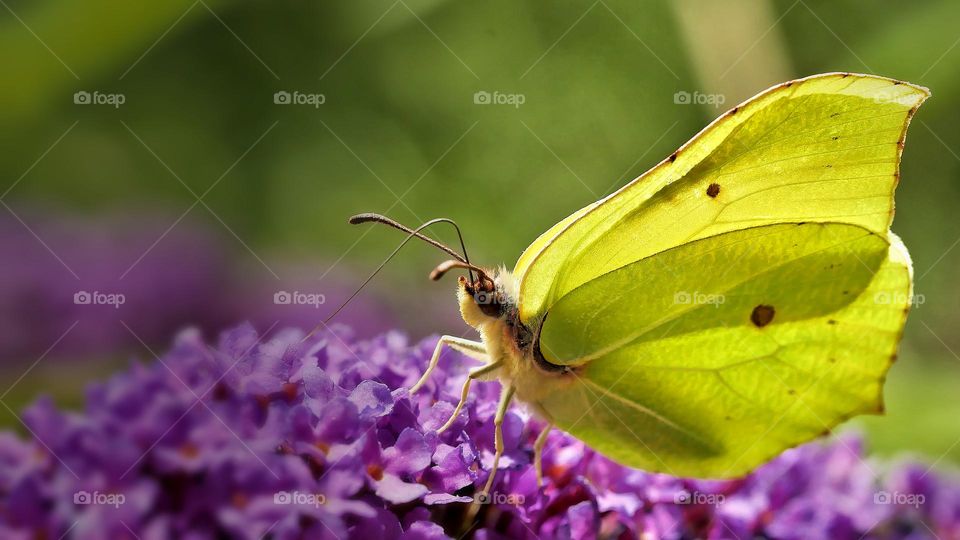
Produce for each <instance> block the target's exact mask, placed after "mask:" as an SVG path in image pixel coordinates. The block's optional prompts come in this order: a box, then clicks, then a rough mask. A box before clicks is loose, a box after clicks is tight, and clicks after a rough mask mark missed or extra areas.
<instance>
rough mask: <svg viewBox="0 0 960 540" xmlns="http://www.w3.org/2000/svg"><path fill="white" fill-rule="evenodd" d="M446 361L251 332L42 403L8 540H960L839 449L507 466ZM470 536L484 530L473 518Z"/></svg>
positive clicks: (915, 485)
mask: <svg viewBox="0 0 960 540" xmlns="http://www.w3.org/2000/svg"><path fill="white" fill-rule="evenodd" d="M435 343H436V340H435V339H428V340H425V341H423V342H421V343H419V344H414V345H411V344H409V343H408V342H407V340H406V339H405V338H404V336H403V335H401V334H399V333H388V334H385V335H382V336H379V337H377V338H374V339H371V340H367V341H357V340H355V339H353V338H352V337H351V333H350V332H349V331H348V330H347V329H346V328H344V327H340V326H338V327H335V328H333V329H332V330H330V331H327V332H324V333H321V334H318V335H316V336H313V337H311V338H310V339H307V340H303V333H302V332H301V331H298V330H282V331H278V332H275V333H274V334H272V335H271V336H269V337H268V338H264V337H263V336H260V335H258V334H257V333H256V332H255V331H254V329H253V327H252V326H250V325H243V326H239V327H237V328H234V329H232V330H230V331H228V332H225V333H224V334H223V335H222V336H221V338H220V340H219V342H218V344H217V345H216V346H215V347H210V346H209V345H207V344H206V343H205V342H204V340H203V339H202V338H201V337H200V334H199V332H196V331H185V332H183V333H181V334H180V335H179V336H178V337H177V339H176V340H175V342H174V343H173V345H172V347H171V348H170V351H169V352H168V353H167V354H165V355H164V356H163V357H162V358H161V361H158V362H152V363H149V364H140V363H134V364H132V365H131V366H130V367H129V368H128V369H127V370H125V371H122V372H120V373H117V374H116V375H114V376H113V377H112V378H110V379H109V380H107V381H105V382H103V383H100V384H95V385H93V386H91V387H90V389H89V391H88V394H87V405H86V408H85V410H84V411H82V412H76V413H71V412H65V411H61V410H59V409H57V408H56V407H55V406H54V405H53V404H52V402H51V401H50V400H47V399H40V400H38V401H37V402H36V403H35V404H34V405H33V406H31V407H30V408H29V409H27V410H26V411H24V413H23V415H22V418H23V419H24V421H25V423H26V424H27V426H28V427H29V431H30V438H28V439H22V438H19V437H17V436H14V435H12V434H9V433H0V535H2V537H3V538H34V537H38V536H43V537H52V538H59V537H62V536H65V537H70V538H79V539H86V538H104V537H110V538H113V537H117V538H124V537H130V538H134V537H139V538H144V539H148V538H157V539H160V538H170V537H178V538H179V537H183V538H197V539H200V538H216V537H237V538H261V537H263V536H264V535H267V536H269V537H271V538H277V539H287V538H290V539H293V538H341V539H346V538H377V539H384V540H391V539H404V540H412V539H424V540H434V539H440V538H448V537H454V538H456V537H459V536H461V535H463V534H465V533H466V534H469V535H473V536H474V537H477V538H486V539H505V538H571V539H573V538H576V539H581V538H584V539H586V538H604V539H606V538H636V537H642V538H678V539H679V538H710V539H726V538H743V539H747V538H755V537H766V538H785V539H791V538H798V539H799V538H839V539H844V538H851V539H859V538H871V539H879V538H895V539H900V538H902V539H907V538H910V539H914V538H936V537H939V538H958V537H960V484H958V483H957V482H956V481H955V480H954V479H953V478H952V477H950V476H947V475H946V474H945V473H942V472H940V473H938V472H933V471H929V470H928V469H927V468H926V467H924V466H923V465H921V464H919V463H901V464H884V463H878V462H876V461H873V460H871V461H869V462H867V461H865V459H864V450H863V448H862V444H861V441H860V440H859V439H858V438H857V437H855V436H851V435H844V436H840V437H838V438H835V439H833V440H832V441H830V442H827V443H814V444H810V445H807V446H803V447H799V448H795V449H792V450H788V451H786V452H784V453H783V454H782V455H781V456H779V457H778V458H776V459H775V460H773V461H772V462H770V463H769V464H767V465H765V466H763V467H761V468H760V469H758V470H757V471H755V472H754V473H752V474H750V475H748V476H746V477H744V478H741V479H737V480H730V481H698V480H691V479H683V478H674V477H670V476H667V475H662V474H648V473H644V472H642V471H637V470H634V469H629V468H626V467H623V466H621V465H618V464H616V463H613V462H611V461H610V460H608V459H606V458H604V457H603V456H601V455H599V454H597V453H596V452H594V451H592V450H591V449H590V448H588V447H586V446H584V445H583V444H582V443H580V442H578V441H576V440H575V439H573V438H571V437H569V436H567V435H565V434H563V433H560V432H553V433H551V434H550V436H549V437H548V440H547V451H546V452H545V454H544V463H543V468H544V473H545V485H544V486H543V488H538V487H537V485H536V477H535V474H534V471H533V469H532V453H533V452H532V445H533V441H534V440H535V439H536V437H537V435H538V434H539V432H540V430H541V429H542V428H543V424H542V423H541V422H539V421H537V420H535V419H531V418H530V417H529V415H528V414H527V413H525V412H524V411H523V409H521V408H515V409H512V410H511V411H510V412H509V413H508V415H507V419H506V422H505V425H504V439H505V445H506V453H505V454H504V457H503V459H502V460H501V467H502V469H501V471H500V473H499V474H498V476H497V481H496V482H495V483H494V488H493V490H492V492H491V493H490V494H489V496H488V497H486V498H484V499H483V500H479V501H478V503H482V504H477V505H476V506H474V501H475V499H478V498H476V495H477V494H478V491H477V490H478V488H477V486H479V485H482V483H483V482H484V481H485V480H486V478H487V476H488V474H489V467H490V464H491V462H492V456H493V430H492V417H493V414H494V411H495V408H496V400H497V392H498V386H499V385H498V383H495V382H493V383H478V384H476V385H475V386H474V388H475V392H474V393H473V394H472V395H471V397H470V400H469V401H468V403H467V405H466V407H465V408H464V411H463V412H462V413H461V415H460V417H459V418H458V419H457V421H456V422H455V423H454V425H453V427H452V428H451V429H449V430H447V431H445V432H444V433H442V434H439V435H438V434H437V433H436V429H437V428H438V427H439V426H440V425H442V423H443V422H444V421H446V419H447V418H448V417H449V415H450V414H451V412H452V411H453V407H454V403H455V401H456V400H457V399H458V398H459V390H460V384H461V383H462V381H463V376H464V374H465V372H466V370H467V369H468V368H469V367H470V366H471V365H472V363H473V361H471V360H468V359H466V358H464V357H462V356H460V355H457V354H447V355H445V356H444V357H443V360H442V362H441V365H440V367H439V369H437V370H436V371H435V373H434V375H433V377H432V378H431V380H430V382H429V383H428V384H427V385H426V386H425V387H424V390H423V391H421V392H419V393H417V394H416V395H413V396H411V395H410V394H409V392H408V390H407V389H408V387H409V386H410V385H412V384H413V383H414V382H415V381H416V380H417V378H418V377H419V375H420V373H421V370H422V369H423V368H424V367H425V365H426V363H427V361H428V359H429V356H430V353H431V352H432V349H433V347H434V345H435ZM474 515H475V520H474V521H470V517H471V516H474Z"/></svg>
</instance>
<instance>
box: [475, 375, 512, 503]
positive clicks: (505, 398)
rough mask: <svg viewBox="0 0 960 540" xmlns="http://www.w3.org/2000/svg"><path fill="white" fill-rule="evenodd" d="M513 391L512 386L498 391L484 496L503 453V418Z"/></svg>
mask: <svg viewBox="0 0 960 540" xmlns="http://www.w3.org/2000/svg"><path fill="white" fill-rule="evenodd" d="M513 392H514V388H513V387H512V386H507V387H505V388H504V389H503V390H502V391H501V392H500V405H498V406H497V415H496V416H495V417H494V419H493V426H494V447H495V452H494V454H493V466H492V467H491V468H490V476H488V477H487V483H486V485H484V486H483V492H482V495H484V496H489V495H490V488H491V487H493V479H494V478H496V476H497V468H498V467H499V466H500V456H502V455H503V419H504V417H505V416H506V415H507V408H509V407H510V401H511V400H512V399H513Z"/></svg>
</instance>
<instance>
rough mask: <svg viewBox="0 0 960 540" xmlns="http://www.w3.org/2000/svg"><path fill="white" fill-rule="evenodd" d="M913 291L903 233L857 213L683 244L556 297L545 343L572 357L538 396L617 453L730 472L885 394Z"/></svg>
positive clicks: (640, 462)
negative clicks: (560, 379) (873, 224)
mask: <svg viewBox="0 0 960 540" xmlns="http://www.w3.org/2000/svg"><path fill="white" fill-rule="evenodd" d="M910 293H911V291H910V263H909V259H907V257H906V252H905V250H903V248H902V246H901V244H900V242H899V240H898V239H897V238H896V237H893V236H891V237H887V236H886V235H885V234H878V233H875V232H872V231H869V230H867V229H865V228H863V227H861V226H857V225H848V224H819V223H808V224H780V225H766V226H760V227H754V228H749V229H744V230H741V231H734V232H730V233H725V234H721V235H717V236H713V237H710V238H707V239H704V240H700V241H697V242H693V243H688V244H685V245H683V246H680V247H677V248H674V249H672V250H669V251H667V252H664V253H661V254H658V255H656V256H654V257H649V258H646V259H643V260H641V261H639V262H636V263H634V264H631V265H628V266H626V267H624V268H622V269H620V270H617V271H615V272H611V273H608V274H606V275H604V276H602V277H601V278H597V279H595V280H592V281H590V282H589V283H587V284H585V285H583V286H581V287H579V288H577V289H576V290H574V291H573V292H571V293H569V294H568V295H566V296H565V297H564V298H562V299H561V300H560V301H559V302H557V303H556V304H555V305H554V306H553V307H552V308H551V310H550V312H549V314H548V316H547V318H546V320H545V322H544V325H543V330H542V335H541V350H542V352H543V354H544V356H545V357H546V358H547V360H548V361H551V362H554V363H558V364H566V365H569V366H574V368H573V373H572V374H570V377H571V384H570V385H569V386H567V387H566V388H564V389H562V390H559V391H556V392H553V393H552V394H551V395H549V396H547V397H546V398H545V399H544V400H543V401H542V402H541V403H539V406H540V407H542V409H543V410H544V411H545V412H546V413H547V414H548V415H549V416H550V417H551V418H552V419H553V421H554V422H555V423H556V424H557V426H558V427H559V428H561V429H563V430H565V431H567V432H569V433H571V434H573V435H574V436H576V437H578V438H579V439H581V440H583V441H584V442H586V443H587V444H589V445H590V446H592V447H593V448H595V449H597V450H598V451H600V452H601V453H604V454H605V455H607V456H609V457H611V458H613V459H615V460H617V461H620V462H622V463H624V464H627V465H630V466H633V467H638V468H642V469H644V470H648V471H660V472H667V473H671V474H676V475H681V476H697V477H730V476H736V475H739V474H742V473H744V472H747V471H749V470H750V469H752V468H753V467H755V466H756V465H758V464H760V463H762V462H763V461H765V460H766V459H769V458H770V457H772V456H773V455H776V454H777V453H778V452H780V451H782V450H783V449H784V448H788V447H790V446H794V445H796V444H799V443H801V442H803V441H806V440H809V439H811V438H813V437H816V436H817V435H819V434H821V433H823V432H825V431H828V430H829V429H831V428H832V427H833V426H835V425H836V424H838V423H839V422H841V421H843V420H845V419H847V418H849V417H851V416H853V415H855V414H862V413H871V412H877V411H879V410H881V409H882V394H881V390H882V384H883V378H884V376H885V373H886V371H887V369H888V368H889V366H890V365H891V363H892V361H893V357H894V355H895V351H896V347H897V342H898V341H899V338H900V332H901V329H902V326H903V322H904V320H905V318H906V311H907V308H908V307H909V297H910ZM638 302H642V307H640V308H639V309H638Z"/></svg>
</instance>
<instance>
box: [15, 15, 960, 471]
mask: <svg viewBox="0 0 960 540" xmlns="http://www.w3.org/2000/svg"><path fill="white" fill-rule="evenodd" d="M0 5H2V8H0V58H2V65H3V67H4V69H3V79H2V82H0V148H2V151H0V176H2V182H0V204H2V206H3V207H2V208H0V250H2V251H0V253H2V257H3V261H4V263H3V265H2V269H0V358H2V361H0V381H2V383H0V404H2V405H3V407H2V408H0V422H2V423H3V424H5V425H7V426H10V427H13V428H15V429H22V426H21V423H20V422H19V421H18V418H17V416H16V414H17V413H16V411H18V410H19V409H20V408H21V407H22V406H23V405H24V404H25V403H27V402H29V401H31V400H32V399H34V398H35V397H36V396H37V395H38V394H40V393H48V394H51V395H53V396H54V398H55V399H56V401H58V402H59V403H61V404H63V405H66V406H70V405H72V404H76V403H79V401H80V400H81V399H82V392H83V388H84V385H85V383H86V381H88V380H91V379H95V378H98V377H102V376H103V374H105V373H107V372H109V371H111V370H113V369H115V368H116V367H117V366H118V365H122V364H124V363H125V362H126V361H127V359H128V358H130V357H139V358H143V359H147V360H149V359H151V358H153V356H154V352H157V353H159V351H161V350H163V349H164V348H165V347H166V346H167V344H168V343H169V340H170V339H171V337H172V335H173V334H174V332H175V331H176V330H177V329H178V328H181V327H184V326H188V325H197V326H200V327H201V328H202V329H203V330H204V331H205V332H206V333H207V334H208V335H211V336H212V335H215V334H216V332H217V330H218V329H220V328H223V327H225V326H227V325H230V324H233V323H236V322H238V321H242V320H251V321H253V322H255V324H256V325H257V326H258V328H259V329H260V330H268V329H270V328H273V327H276V326H284V325H290V324H295V325H301V326H303V327H312V326H313V325H315V324H317V323H319V322H320V321H321V320H322V319H323V318H324V316H325V315H327V314H328V313H329V312H330V311H331V310H332V309H333V308H334V307H335V306H336V305H337V304H338V303H339V302H340V301H341V300H342V299H343V298H345V297H346V296H347V295H349V294H350V293H351V292H352V290H353V289H354V288H355V287H357V286H358V285H359V284H360V283H361V282H362V281H363V279H364V278H365V277H366V275H367V274H368V273H369V272H370V271H371V270H372V269H373V268H374V267H375V266H376V265H377V264H379V263H380V262H381V261H382V260H383V258H384V257H385V256H386V254H387V253H389V251H390V250H392V249H393V248H394V247H395V245H396V244H397V242H398V241H399V240H400V236H399V235H397V234H395V233H394V232H391V231H388V230H387V229H383V230H380V229H375V228H370V227H351V226H349V225H347V224H346V218H347V217H348V216H349V215H351V214H353V213H357V212H361V211H377V212H382V213H386V214H388V215H390V216H392V217H394V218H396V219H398V220H400V221H403V222H406V223H410V224H417V223H419V222H422V221H424V220H426V219H429V218H433V217H438V216H446V217H450V218H453V219H455V220H456V221H458V222H459V224H460V225H461V227H462V228H463V231H464V234H465V237H466V241H467V246H468V248H469V251H470V254H471V257H472V258H473V259H474V260H475V261H478V262H480V263H482V264H489V265H493V264H500V263H504V264H506V265H507V266H508V267H510V266H512V264H513V262H514V261H515V260H516V258H517V256H518V255H519V254H520V252H521V251H522V250H523V248H524V247H525V246H526V245H527V244H528V243H529V242H530V241H531V240H532V239H534V238H535V237H536V236H537V235H538V234H539V233H540V232H542V231H543V230H545V229H546V228H547V227H549V226H550V225H552V224H553V223H555V222H556V221H558V220H559V219H561V218H562V217H564V216H566V215H567V214H569V213H570V212H572V211H574V210H575V209H577V208H579V207H581V206H583V205H585V204H587V203H589V202H592V201H594V200H596V199H598V198H600V197H601V196H603V195H606V194H607V193H609V192H611V191H612V190H614V189H616V188H618V187H619V186H621V185H623V184H624V183H625V182H627V181H629V180H630V179H632V178H634V177H636V176H637V175H639V174H640V173H642V172H643V171H644V170H646V169H647V168H649V167H650V166H652V165H653V164H655V163H656V162H658V161H659V160H661V159H662V158H663V157H665V156H666V155H668V154H669V153H670V152H672V151H673V150H674V149H676V148H677V147H678V146H679V145H680V144H682V143H683V142H685V141H686V140H687V139H688V138H689V137H691V136H692V135H693V134H695V133H696V132H697V131H699V130H700V129H701V128H702V127H703V126H704V125H705V124H706V123H707V122H709V121H710V120H712V119H713V118H714V117H716V116H717V115H719V114H720V113H722V112H723V111H725V110H726V109H728V108H730V107H732V106H733V105H735V104H736V103H737V102H739V101H741V100H743V99H746V98H748V97H750V96H751V95H753V94H755V93H757V92H759V91H760V90H763V89H765V88H766V87H768V86H770V85H773V84H775V83H778V82H782V81H784V80H788V79H791V78H796V77H800V76H806V75H810V74H815V73H820V72H827V71H855V72H866V73H875V74H880V75H885V76H889V77H893V78H898V79H903V80H907V81H910V82H914V83H918V84H922V85H925V86H928V87H929V88H931V90H932V92H933V99H931V100H930V101H929V102H928V103H927V104H926V105H924V106H923V108H922V109H921V110H920V112H919V114H918V115H917V116H916V118H915V120H914V123H913V125H912V126H911V129H910V133H909V137H908V143H907V146H906V151H905V153H904V156H903V167H902V182H901V185H900V188H899V190H898V193H897V216H896V220H895V222H894V230H895V231H896V232H897V233H899V234H900V235H901V236H902V237H903V238H904V240H905V242H906V244H907V246H908V247H909V249H910V252H911V253H912V255H913V260H914V264H915V269H916V288H917V293H918V297H917V300H918V301H917V306H916V308H915V310H914V311H913V313H912V315H911V317H910V320H909V321H908V326H907V330H906V336H905V339H904V343H903V346H902V351H901V355H900V359H899V361H898V363H897V364H896V365H895V366H894V368H893V370H892V372H891V374H890V376H889V378H888V383H887V411H888V414H887V416H886V417H883V418H869V419H866V420H862V421H858V423H859V424H860V425H861V426H865V429H866V430H867V432H868V436H869V440H870V442H871V446H872V448H873V451H874V452H876V453H880V454H891V453H898V452H903V451H911V452H917V453H921V454H923V455H925V456H926V459H928V461H930V462H932V463H936V464H938V465H940V464H945V463H949V462H951V461H956V460H958V459H960V423H958V422H957V421H956V418H957V414H958V413H960V403H958V401H957V395H958V388H960V356H958V353H957V351H960V332H958V331H957V323H958V315H957V312H958V302H960V284H958V279H957V278H958V273H957V269H958V264H960V248H957V244H958V243H960V220H958V219H957V215H958V212H960V182H958V180H960V179H958V176H960V156H958V154H960V122H958V114H960V45H958V44H960V24H958V22H960V4H958V3H956V2H954V1H952V0H926V1H916V2H909V3H907V2H904V3H887V2H884V3H871V2H854V1H842V2H838V1H829V2H828V1H823V2H821V1H814V0H783V1H781V0H776V1H766V0H737V1H732V0H722V1H708V0H703V1H678V2H659V1H658V2H651V1H640V2H638V1H623V0H586V1H561V2H551V3H549V4H545V3H542V2H532V1H521V2H518V1H505V0H500V1H488V2H457V1H453V0H396V1H391V0H387V1H370V0H360V1H349V2H346V1H344V2H302V1H291V0H280V1H276V0H274V1H253V0H248V1H243V2H239V1H233V2H231V1H224V0H196V1H193V0H155V1H152V2H148V3H129V2H117V1H107V0H89V1H87V2H65V1H62V0H31V1H26V0H3V1H0ZM278 92H279V93H280V94H278ZM283 92H285V93H286V94H283ZM478 93H479V94H478ZM484 93H486V94H484ZM678 93H680V94H678ZM683 93H686V95H688V96H690V99H684V98H683V97H679V98H678V96H683V95H684V94H683ZM697 96H701V97H700V98H698V97H697ZM704 96H705V97H704ZM287 98H289V102H287ZM487 98H489V101H488V99H487ZM501 102H502V103H501ZM698 102H702V103H698ZM434 234H435V235H436V237H437V238H439V239H441V240H443V241H446V242H453V241H454V239H455V236H454V235H453V234H452V233H451V231H449V230H444V229H437V230H436V231H435V232H434ZM440 260H442V254H440V253H439V252H437V251H435V250H432V249H430V248H428V247H425V246H422V245H413V244H411V245H410V246H409V247H408V248H406V249H405V251H403V252H401V254H400V255H399V256H398V257H397V258H396V259H395V260H394V261H393V262H392V263H391V265H390V266H389V267H388V268H387V269H386V270H384V271H383V272H382V273H381V275H380V276H378V278H377V279H376V280H375V281H374V282H373V283H372V284H371V285H370V286H369V287H368V288H367V289H365V290H364V292H363V293H362V294H360V295H359V296H358V298H357V300H355V301H354V302H353V303H351V304H350V306H349V307H347V308H346V309H345V310H344V312H343V313H342V315H341V316H340V317H339V319H338V320H341V321H342V322H346V323H349V324H353V325H355V326H356V327H357V328H358V331H359V332H360V333H361V334H367V335H369V334H372V333H375V332H377V331H378V330H381V329H383V328H387V327H390V326H398V327H401V328H404V329H405V330H407V331H408V332H410V333H411V334H413V335H414V336H416V337H419V336H423V335H427V334H432V333H438V332H450V333H454V334H456V335H464V334H466V330H467V329H466V327H464V326H463V324H462V323H461V322H459V319H458V316H457V313H456V308H455V304H454V302H453V299H452V294H451V291H452V281H451V282H448V283H440V284H437V283H432V282H429V281H428V280H427V279H426V275H427V272H428V271H429V270H430V269H431V268H432V267H433V265H434V264H436V263H437V262H439V261H440ZM284 292H286V293H291V294H292V293H301V295H300V296H298V297H297V298H301V299H304V303H301V304H300V305H294V304H283V303H282V302H281V303H277V302H275V299H274V296H275V295H276V294H278V293H284ZM78 293H80V294H82V293H90V294H91V295H92V294H93V293H101V295H111V294H112V295H123V296H122V298H123V303H122V304H119V303H118V302H116V301H114V302H112V303H110V300H109V299H110V298H111V297H110V296H99V297H95V296H91V297H90V298H93V299H94V300H92V301H91V303H89V304H86V303H83V297H82V296H81V297H80V300H76V299H75V295H77V294H78ZM321 295H322V296H321ZM96 298H100V299H101V300H102V301H104V302H108V303H106V304H103V303H98V300H96ZM112 298H114V299H116V298H119V297H118V296H113V297H112ZM320 298H322V299H323V303H322V304H321V303H320V302H319V299H320ZM310 299H313V300H315V301H313V302H312V303H311V300H310Z"/></svg>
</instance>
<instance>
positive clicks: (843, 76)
mask: <svg viewBox="0 0 960 540" xmlns="http://www.w3.org/2000/svg"><path fill="white" fill-rule="evenodd" d="M849 76H850V74H849V73H844V74H843V75H842V76H841V77H840V78H841V79H846V78H847V77H849Z"/></svg>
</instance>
